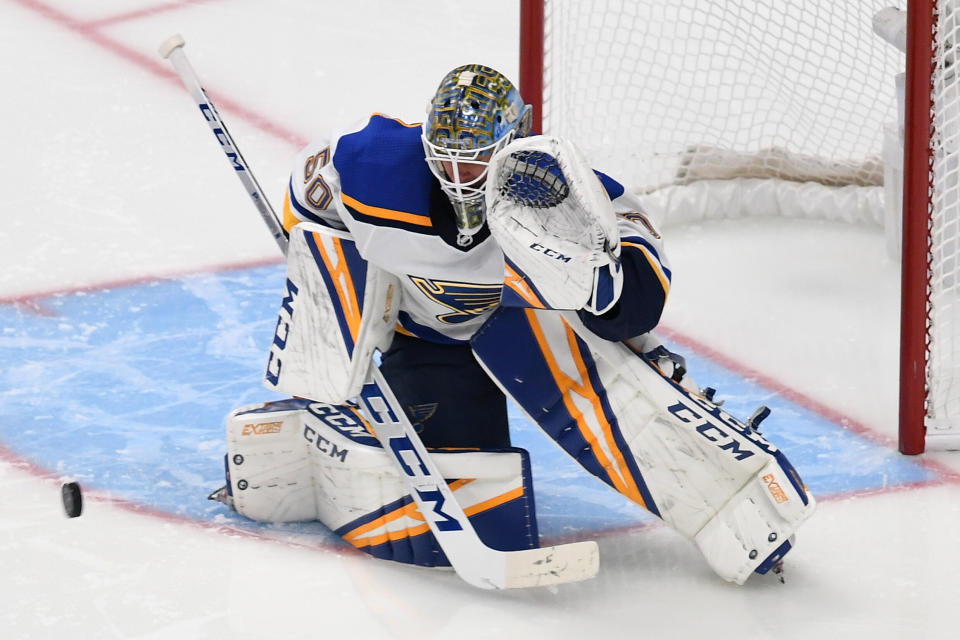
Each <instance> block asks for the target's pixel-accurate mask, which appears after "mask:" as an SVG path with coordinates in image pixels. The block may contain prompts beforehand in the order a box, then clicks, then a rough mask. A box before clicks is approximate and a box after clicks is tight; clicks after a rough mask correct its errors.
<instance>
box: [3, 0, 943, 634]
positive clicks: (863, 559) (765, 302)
mask: <svg viewBox="0 0 960 640" xmlns="http://www.w3.org/2000/svg"><path fill="white" fill-rule="evenodd" d="M78 4H80V6H77V5H78ZM0 24H3V26H4V28H3V32H4V37H3V38H0V74H2V79H3V81H4V82H3V85H4V87H5V88H6V90H5V91H4V100H3V103H2V106H0V109H2V110H3V116H4V117H3V118H2V119H0V131H2V135H0V140H2V141H3V143H4V145H3V146H4V149H5V151H6V153H4V154H3V156H2V158H0V170H2V175H3V176H4V185H5V188H4V189H3V190H2V191H0V206H2V210H3V211H4V224H3V225H0V249H2V251H0V301H2V305H0V319H2V327H0V352H2V353H3V355H4V359H3V361H2V364H0V381H2V383H0V576H2V579H0V598H2V601H3V602H4V606H3V607H0V637H3V638H47V637H50V638H53V637H56V638H64V637H68V638H108V637H119V638H132V637H154V638H265V637H284V638H300V637H303V638H306V637H317V636H322V637H338V636H346V635H348V634H349V635H351V636H354V637H360V638H414V637H416V638H422V637H440V636H442V635H452V636H454V637H458V638H488V637H501V638H508V637H530V638H551V639H571V640H573V639H580V638H584V637H597V636H603V637H611V638H614V637H634V636H636V637H640V636H649V637H666V638H692V637H704V638H718V639H719V638H798V639H799V638H811V637H816V636H818V635H824V634H826V633H831V634H833V635H835V636H837V637H844V638H911V639H913V638H938V639H939V638H944V639H946V638H955V637H958V636H960V628H958V626H960V625H958V623H957V622H956V616H955V615H954V614H953V607H954V606H955V603H956V602H957V600H958V598H960V581H958V579H957V577H956V575H955V572H956V571H957V569H958V568H960V550H958V546H957V544H956V533H957V531H960V483H958V475H957V472H958V470H960V458H958V456H957V454H949V453H933V454H927V455H925V456H924V457H923V458H922V459H919V460H917V459H906V458H902V457H901V456H899V455H898V454H896V453H895V438H896V412H897V395H896V379H897V371H896V366H897V341H898V335H897V322H898V312H897V305H898V296H899V289H898V269H897V265H896V264H894V263H892V262H890V261H889V260H888V259H887V258H886V257H885V253H884V246H883V243H884V240H883V237H882V234H881V232H880V231H878V230H871V229H864V228H856V227H850V226H844V225H841V224H833V223H823V222H802V221H779V222H776V221H744V220H740V221H736V222H726V223H709V224H703V225H700V226H697V227H693V228H684V229H671V230H669V232H668V234H667V243H668V245H667V246H668V250H669V252H670V256H671V259H672V262H673V267H674V273H675V280H674V287H673V290H672V292H671V299H670V302H669V305H668V306H669V310H668V312H667V315H666V318H665V325H666V326H667V327H668V328H670V329H671V330H672V334H671V335H674V336H675V337H676V338H677V340H678V344H680V346H681V349H682V350H686V351H687V352H688V353H689V357H690V359H691V369H692V370H693V371H694V372H695V374H696V377H697V378H698V380H699V381H701V382H704V383H707V384H708V383H710V382H711V381H713V380H717V379H720V380H722V381H723V384H718V385H717V386H718V387H720V389H721V393H724V394H726V395H727V399H728V403H730V406H734V407H737V411H736V412H737V413H738V414H739V415H743V414H744V413H745V412H746V413H749V411H750V409H752V407H754V406H756V405H757V404H760V403H766V404H770V405H771V406H774V408H775V413H774V416H773V417H771V419H770V422H769V424H770V429H773V428H774V426H776V425H789V428H787V427H784V428H783V430H782V432H781V433H774V432H772V431H771V432H770V433H769V435H770V437H771V439H775V438H782V439H783V442H782V443H783V446H784V447H786V448H787V450H788V451H791V452H792V451H794V450H795V451H797V452H798V453H797V455H796V456H795V455H794V454H793V453H791V457H792V458H794V457H796V458H798V459H797V460H795V462H797V464H798V466H799V467H800V468H801V471H802V472H803V473H804V475H805V479H806V480H807V482H808V483H809V484H810V485H811V487H812V488H814V490H815V491H816V492H817V493H818V496H819V497H821V504H820V508H819V511H818V513H817V514H816V515H815V516H814V518H813V519H812V520H811V521H810V522H809V523H808V524H806V525H805V526H804V527H803V528H802V529H801V531H800V533H799V535H798V546H797V548H796V550H795V551H794V552H793V553H791V555H790V556H789V561H788V567H787V571H788V573H787V575H786V579H787V582H786V584H780V583H778V582H776V581H775V580H771V579H762V578H761V579H751V580H750V581H749V582H748V583H747V584H746V585H745V586H743V587H735V586H732V585H728V584H725V583H722V582H721V581H719V580H718V579H717V578H716V577H715V576H713V574H712V573H711V572H710V571H709V569H708V568H707V567H706V565H705V563H704V562H703V561H702V559H701V558H700V557H699V555H698V554H697V552H696V551H695V549H694V548H693V546H692V545H691V544H689V543H688V542H686V541H684V540H682V539H680V538H679V537H678V536H677V535H675V534H674V533H673V532H671V531H669V530H667V529H666V528H664V527H662V526H659V525H658V524H656V523H655V522H653V521H652V520H650V519H649V518H645V517H644V516H643V515H642V514H641V513H639V510H636V509H634V508H633V507H631V505H629V504H628V503H626V502H624V501H617V499H616V498H617V496H616V495H615V494H613V493H612V492H610V491H608V490H606V489H605V488H604V487H602V486H600V485H599V484H597V483H590V482H587V481H586V480H585V479H583V478H580V479H576V478H577V474H576V471H575V468H573V467H565V466H563V462H564V459H563V458H562V457H561V456H559V455H558V454H556V453H555V452H553V451H551V450H550V449H548V448H543V445H542V440H540V439H538V436H537V434H536V433H535V432H534V431H533V429H532V427H531V428H528V426H524V425H523V424H522V421H519V420H518V422H517V424H518V428H517V432H516V434H515V438H516V440H517V441H518V443H521V444H523V445H524V446H529V447H530V448H531V449H532V450H536V451H537V455H535V457H534V467H535V473H536V474H537V476H538V506H539V507H540V513H541V520H542V523H543V528H544V533H545V534H546V535H549V536H551V537H555V538H564V537H572V538H577V537H578V536H579V537H583V536H584V535H596V536H597V537H598V539H599V541H600V545H601V573H600V575H599V577H597V578H596V579H594V580H592V581H589V582H586V583H582V584H577V585H567V586H563V587H559V588H554V589H541V590H528V591H523V592H509V593H489V592H481V591H478V590H476V589H473V588H471V587H469V586H467V585H466V584H464V583H462V582H461V581H460V580H459V579H458V578H456V576H454V575H453V574H452V573H450V572H438V571H427V570H418V569H411V568H409V567H403V566H392V565H390V564H388V563H384V562H380V561H375V560H372V559H369V558H367V557H365V556H363V555H361V554H359V553H357V552H354V551H352V550H350V549H349V548H346V547H344V546H343V545H342V544H340V543H338V542H337V541H336V540H334V539H333V538H332V537H331V536H329V535H327V534H325V532H324V531H323V528H322V527H319V526H317V527H300V526H297V527H290V526H288V527H269V526H259V527H257V526H249V525H247V524H245V523H243V522H241V521H240V520H239V519H237V518H236V517H232V516H230V515H229V514H227V513H226V512H225V511H224V510H222V509H220V507H219V506H218V505H216V504H213V503H207V502H206V501H205V500H203V492H204V491H206V490H209V489H212V488H214V486H212V485H211V483H214V484H215V483H216V482H217V481H219V474H220V471H219V463H220V456H221V455H222V448H223V438H222V425H221V424H220V423H219V420H220V419H221V418H222V415H223V413H224V412H225V409H229V408H232V407H233V406H236V405H238V404H242V403H245V402H252V401H259V400H265V399H268V398H269V397H270V395H269V394H268V393H267V392H266V391H265V390H263V389H262V388H260V387H259V386H258V383H257V379H256V377H257V376H259V371H260V367H261V366H262V360H263V357H264V353H265V352H264V349H263V345H262V340H263V339H264V337H263V329H264V327H269V323H270V322H271V317H272V315H273V312H274V309H273V308H272V307H271V305H273V304H275V303H274V302H270V300H271V295H272V294H271V293H270V279H271V278H273V277H275V276H274V274H276V273H279V272H280V267H279V254H278V252H277V249H276V247H275V246H274V244H273V241H272V239H271V238H270V236H269V234H267V233H266V231H265V229H264V228H263V225H262V223H261V222H260V220H258V219H257V216H256V214H255V212H254V210H253V208H252V207H251V205H250V203H249V201H248V200H247V197H246V196H245V194H244V193H243V192H242V190H241V188H240V186H239V182H238V181H237V180H236V179H235V177H234V176H233V175H231V171H230V170H229V167H228V165H227V164H226V162H225V160H224V159H223V157H222V154H220V151H219V149H218V148H217V146H216V145H215V144H214V143H213V140H212V138H211V136H210V134H209V131H208V130H207V129H206V127H205V125H204V123H203V122H202V121H201V120H200V117H199V115H198V113H197V112H196V107H195V106H194V105H193V104H192V102H191V100H190V98H189V97H188V96H187V94H186V93H185V92H184V91H183V89H182V88H181V87H180V86H179V85H178V84H177V82H176V81H175V79H174V78H173V76H172V73H171V72H170V70H169V68H168V65H167V63H165V62H164V61H163V60H161V59H160V58H159V56H157V54H156V48H157V46H158V45H159V44H160V42H161V41H163V40H164V39H165V38H166V37H168V36H169V35H171V34H173V33H177V32H179V33H182V34H183V35H184V36H185V38H186V40H187V53H188V55H189V56H190V58H191V61H192V62H193V64H194V66H195V67H196V68H197V70H198V72H199V73H200V75H201V78H202V79H203V80H204V84H205V85H206V87H207V89H208V90H209V91H210V92H211V93H212V94H213V95H214V98H215V99H216V100H217V102H218V104H219V105H220V107H221V113H222V115H223V116H224V118H225V119H226V120H227V121H228V123H229V124H230V128H231V131H232V132H233V134H234V135H235V136H236V138H237V140H238V143H239V144H240V146H241V148H242V150H243V152H244V154H245V155H246V157H247V160H248V161H249V162H250V164H251V166H252V168H253V169H254V171H255V172H256V173H257V176H258V178H259V179H260V182H261V184H262V185H263V187H264V189H265V190H266V191H267V193H268V195H270V196H271V197H272V198H273V199H274V202H275V203H276V202H277V201H278V200H279V196H280V194H281V193H282V189H283V187H284V185H285V182H286V179H287V174H288V171H289V166H288V164H289V161H290V158H291V157H292V156H293V155H294V153H295V152H296V151H297V148H298V146H299V145H300V144H303V143H305V142H306V141H307V140H309V139H311V138H312V137H313V136H315V135H317V134H318V133H321V132H324V131H326V130H328V129H330V128H332V127H336V126H340V125H345V124H347V123H349V122H351V121H353V120H355V119H357V118H359V117H362V116H364V115H365V114H367V113H368V112H370V111H382V112H387V113H390V114H391V115H395V116H398V117H401V118H404V119H406V120H408V121H418V120H419V119H420V117H421V116H422V114H423V111H424V106H425V104H426V102H427V99H428V97H429V95H430V94H431V93H432V91H433V89H434V86H435V84H436V83H437V82H438V80H439V78H440V77H441V76H442V75H443V74H444V73H445V72H446V71H447V70H448V69H449V68H452V67H453V66H455V65H457V64H461V63H464V62H472V61H482V62H485V63H487V64H491V65H492V66H495V67H497V68H499V69H501V70H502V71H504V72H505V73H506V74H507V75H509V76H511V77H513V78H516V75H517V73H516V69H517V62H516V54H515V51H516V33H517V28H518V25H517V13H516V6H515V3H513V2H509V1H507V0H494V1H492V2H486V3H482V4H481V5H478V4H477V3H466V2H461V1H457V2H445V3H437V2H426V1H418V2H405V3H388V2H375V1H372V0H365V1H356V0H355V1H353V2H349V3H343V2H337V3H334V2H322V3H303V2H293V1H290V0H287V1H281V2H271V3H258V2H252V1H232V2H226V1H225V0H207V1H203V0H195V1H190V0H185V1H183V2H169V3H161V2H156V3H153V4H151V3H147V2H129V1H123V2H121V1H120V0H109V1H108V0H104V1H91V2H84V3H69V2H66V1H65V0H59V1H56V2H55V1H53V0H49V1H44V2H40V1H38V0H11V1H10V2H7V3H5V4H4V5H3V7H2V8H0ZM77 292H79V293H77ZM708 356H709V357H708ZM538 447H539V448H538ZM67 477H72V478H76V479H79V480H80V482H81V483H85V482H88V483H89V485H90V487H91V488H95V490H91V491H90V492H89V493H88V495H87V498H88V500H87V506H86V510H85V513H84V515H83V516H81V517H80V518H76V519H67V518H66V517H65V516H64V515H63V513H62V509H61V508H60V505H59V482H60V481H62V479H64V478H67Z"/></svg>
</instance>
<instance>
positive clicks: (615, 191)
mask: <svg viewBox="0 0 960 640" xmlns="http://www.w3.org/2000/svg"><path fill="white" fill-rule="evenodd" d="M593 172H594V173H595V174H597V177H598V178H600V184H602V185H603V188H604V189H606V191H607V195H608V196H610V199H611V200H616V199H617V198H619V197H620V196H622V195H623V192H624V191H625V189H624V188H623V185H622V184H620V183H619V182H617V181H616V180H614V179H613V178H611V177H610V176H608V175H607V174H605V173H603V172H601V171H597V170H596V169H594V170H593Z"/></svg>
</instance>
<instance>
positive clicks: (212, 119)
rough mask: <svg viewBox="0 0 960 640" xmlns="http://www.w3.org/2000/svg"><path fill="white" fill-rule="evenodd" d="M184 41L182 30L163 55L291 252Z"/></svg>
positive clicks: (276, 236) (282, 244) (163, 47)
mask: <svg viewBox="0 0 960 640" xmlns="http://www.w3.org/2000/svg"><path fill="white" fill-rule="evenodd" d="M184 44H186V43H185V42H184V40H183V37H182V36H181V35H180V34H176V35H173V36H170V37H169V38H167V39H166V40H164V41H163V44H161V45H160V49H159V51H160V55H161V56H162V57H164V58H166V59H167V60H169V61H170V63H171V64H172V65H173V68H174V69H175V70H176V72H177V75H178V76H180V80H181V81H182V82H183V86H184V87H186V89H187V91H188V92H190V95H191V96H192V97H193V101H194V102H196V103H197V106H198V107H200V113H202V114H203V118H204V120H206V121H207V124H208V125H209V126H210V130H211V131H212V132H213V135H214V136H215V137H216V138H217V142H219V143H220V147H221V148H222V149H223V153H224V154H225V155H226V156H227V160H229V161H230V165H231V166H232V167H233V169H234V170H235V171H236V172H237V177H238V178H240V182H242V183H243V186H244V187H245V188H246V190H247V194H248V195H249V196H250V199H251V200H253V204H254V205H256V207H257V211H259V212H260V217H261V218H263V221H264V222H265V223H266V225H267V228H268V229H269V230H270V233H271V234H272V235H273V239H274V240H276V242H277V246H278V247H280V251H282V252H283V255H287V243H288V241H289V236H288V235H287V232H286V230H285V229H284V228H283V225H282V224H280V220H279V219H278V218H277V214H276V212H275V211H274V210H273V207H271V206H270V201H269V200H267V197H266V196H265V195H263V189H261V188H260V184H259V183H258V182H257V179H256V178H255V177H254V175H253V173H251V172H250V166H249V165H248V164H247V161H246V160H245V159H244V157H243V154H241V153H240V149H238V148H237V145H236V143H235V142H234V141H233V136H231V135H230V132H229V131H228V130H227V125H226V124H225V123H224V122H223V120H221V119H220V114H219V113H217V108H216V107H214V106H213V102H212V101H211V100H210V98H209V96H207V92H206V91H204V89H203V86H202V85H201V84H200V79H199V78H198V77H197V74H196V72H195V71H194V70H193V67H192V66H190V62H189V61H188V60H187V55H186V54H185V53H184V52H183V46H184Z"/></svg>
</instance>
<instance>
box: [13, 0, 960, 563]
mask: <svg viewBox="0 0 960 640" xmlns="http://www.w3.org/2000/svg"><path fill="white" fill-rule="evenodd" d="M195 1H197V2H199V1H204V0H195ZM14 2H17V3H18V4H20V5H21V6H23V7H25V8H27V9H30V10H32V11H34V12H35V13H37V14H39V15H40V16H42V17H44V18H46V19H48V20H50V21H52V22H54V23H56V24H59V25H60V26H62V27H65V28H67V29H69V30H70V31H72V32H74V33H76V34H77V35H80V36H82V37H83V38H85V39H86V40H88V41H90V42H91V43H93V44H96V45H98V46H99V47H101V48H103V49H106V50H107V51H109V52H111V53H113V54H114V55H116V56H118V57H120V58H122V59H124V60H126V61H127V62H130V63H132V64H134V65H136V66H139V67H140V68H142V69H144V70H145V71H147V72H148V73H150V74H152V75H154V76H156V77H158V78H160V79H162V80H164V81H168V82H174V83H176V84H178V85H179V78H178V77H177V76H176V74H175V73H174V72H173V71H172V70H170V69H169V68H167V67H166V66H165V65H163V64H161V63H160V62H159V60H154V59H153V58H150V57H147V56H145V55H143V54H141V53H139V52H137V51H135V50H133V49H130V48H129V47H126V46H124V45H123V44H121V43H119V42H118V41H116V40H113V39H111V38H109V37H107V36H105V35H103V34H102V33H100V32H99V31H98V28H99V27H101V26H104V25H106V24H114V23H116V22H119V21H121V20H122V19H130V18H133V17H141V16H146V15H151V14H157V13H160V12H162V11H166V10H168V9H172V8H176V6H175V5H171V4H169V3H168V4H164V5H157V6H156V7H154V8H153V9H144V10H142V11H140V12H131V13H130V14H127V15H126V17H124V16H116V17H114V18H108V19H104V20H100V21H92V22H87V23H84V22H81V21H78V20H76V19H74V18H72V17H70V16H68V15H67V14H65V13H62V12H60V11H58V10H56V9H54V8H52V7H50V6H48V5H46V4H43V3H42V2H38V1H37V0H14ZM208 94H209V95H210V97H211V99H213V101H214V103H215V104H216V105H217V106H218V107H219V108H221V109H227V110H229V111H231V112H232V113H234V114H235V115H237V116H238V117H240V118H241V119H243V120H245V121H246V122H248V123H249V124H251V125H253V126H254V127H256V128H258V129H260V130H261V131H263V132H264V133H267V134H269V135H272V136H275V137H277V138H279V139H281V140H284V141H286V142H289V143H290V144H292V145H293V146H295V147H297V148H299V147H302V146H304V145H305V144H306V143H307V139H306V138H305V137H304V136H301V135H300V134H298V133H295V132H293V131H290V130H288V129H286V128H285V127H283V126H281V125H279V124H276V123H275V122H273V121H271V120H270V119H268V118H266V117H265V116H262V115H260V114H258V113H256V112H254V111H252V110H250V109H247V108H245V107H243V106H241V105H240V104H239V103H237V102H235V101H233V100H230V99H229V98H227V97H225V96H222V95H220V94H219V93H216V92H212V91H208ZM278 262H279V259H265V260H262V261H258V262H250V263H242V264H241V263H238V264H234V265H220V266H213V267H210V268H201V269H196V270H191V271H185V272H181V273H176V274H167V275H162V276H143V277H140V278H132V279H127V280H118V281H115V282H107V283H102V284H93V285H87V286H84V287H79V288H74V289H64V290H57V291H50V292H42V293H35V294H28V295H21V296H17V297H13V298H0V304H16V305H20V306H23V307H25V308H28V309H29V308H34V309H38V310H42V309H43V307H42V306H40V303H39V300H40V299H42V298H45V297H50V296H54V295H66V294H70V293H79V292H83V291H98V290H103V289H109V288H115V287H122V286H131V285H137V284H144V283H148V282H152V281H156V280H163V279H170V278H175V277H182V276H186V275H192V274H196V273H210V272H217V271H227V270H233V269H242V268H245V267H246V266H250V267H252V266H260V265H263V264H273V263H278ZM657 331H658V333H660V334H662V335H663V336H664V337H666V338H668V339H669V340H673V341H675V342H677V343H678V344H681V345H683V346H685V347H687V348H689V349H693V350H694V351H697V352H698V353H700V354H701V355H703V356H705V357H707V358H709V359H711V360H713V361H715V362H717V363H718V364H720V365H722V366H724V367H726V368H727V369H730V370H731V371H734V372H737V373H739V374H740V375H742V376H744V377H747V378H752V379H754V380H755V381H756V382H757V383H758V384H760V385H762V386H764V387H766V388H767V389H769V390H771V391H774V392H776V393H778V394H780V395H782V396H783V397H785V398H787V399H789V400H790V401H791V402H793V403H795V404H797V405H798V406H801V407H803V408H806V409H808V410H810V411H813V412H814V413H817V414H818V415H820V416H822V417H824V418H826V419H827V420H829V421H831V422H833V423H835V424H837V425H838V426H840V427H841V428H844V429H848V430H850V431H852V432H854V433H856V434H858V435H861V436H863V437H865V438H868V439H870V440H873V441H874V442H877V443H879V444H882V445H885V446H890V447H893V446H895V443H893V441H892V440H890V439H889V438H887V437H885V436H883V435H881V434H880V433H879V432H878V431H877V430H875V429H873V428H870V427H868V426H866V425H864V424H863V423H861V422H859V421H857V420H854V419H852V418H850V417H849V416H846V415H844V414H842V413H840V412H839V411H836V410H835V409H833V408H831V407H828V406H826V405H824V404H823V403H820V402H818V401H816V400H813V399H811V398H808V397H807V396H805V395H803V394H802V393H800V392H799V391H796V390H795V389H792V388H791V387H788V386H786V385H785V384H783V383H781V382H779V381H777V380H775V379H774V378H772V377H770V376H767V375H765V374H762V373H760V372H758V371H756V370H754V369H752V368H751V367H748V366H746V365H744V364H742V363H740V362H737V361H736V360H734V359H732V358H730V357H729V356H727V355H725V354H723V353H721V352H719V351H717V350H715V349H713V348H712V347H709V346H707V345H705V344H703V343H701V342H699V341H697V340H695V339H694V338H691V337H689V336H686V335H683V334H681V333H679V332H677V331H675V330H672V329H670V328H669V327H664V326H660V327H658V329H657ZM0 459H6V460H8V461H10V462H12V463H13V464H15V465H16V466H18V467H20V468H24V469H27V470H28V471H31V472H32V473H34V475H38V476H41V477H50V476H52V475H53V474H50V472H48V471H46V470H43V469H41V468H40V467H37V466H36V465H34V464H33V463H31V462H29V461H27V460H25V459H23V458H20V457H19V456H16V455H15V454H13V453H12V452H10V451H8V450H6V449H4V448H3V447H2V445H0ZM915 462H917V464H920V465H922V466H924V467H926V468H928V469H930V470H931V471H934V472H935V473H937V474H938V475H939V476H940V478H938V479H935V480H931V481H930V482H923V483H916V484H911V485H904V486H892V487H885V488H882V489H877V490H869V491H863V492H853V494H856V495H873V494H878V493H885V492H890V491H902V490H907V489H915V488H920V487H927V486H933V485H939V484H945V483H946V484H955V483H960V474H957V473H955V472H953V471H952V470H950V469H948V468H946V467H945V466H943V465H940V464H938V463H936V462H934V461H931V460H929V459H926V458H917V459H915ZM843 495H851V494H843ZM828 499H829V498H828ZM111 502H113V503H114V504H117V505H120V506H122V507H123V508H126V509H128V510H130V511H134V512H137V513H148V514H150V515H153V516H155V517H159V518H163V519H168V520H173V521H178V522H185V523H188V524H193V525H197V526H201V527H204V528H207V529H217V530H229V531H230V532H231V533H237V534H240V535H249V536H251V537H256V538H265V536H261V535H258V534H256V533H252V532H247V531H242V530H237V529H233V528H229V527H224V526H222V525H216V524H212V523H208V522H204V521H196V520H192V519H190V518H185V517H181V516H176V515H172V514H169V513H166V512H160V511H156V510H153V509H150V508H149V507H143V506H142V505H134V504H133V503H127V502H125V501H117V500H111ZM124 505H126V506H124ZM598 533H599V532H598ZM267 539H270V538H267ZM319 546H321V547H323V548H330V549H336V550H337V551H343V548H341V547H332V546H331V547H326V546H324V545H319Z"/></svg>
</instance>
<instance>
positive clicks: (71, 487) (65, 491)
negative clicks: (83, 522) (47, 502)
mask: <svg viewBox="0 0 960 640" xmlns="http://www.w3.org/2000/svg"><path fill="white" fill-rule="evenodd" d="M60 496H61V497H62V498H63V510H64V511H66V512H67V517H69V518H76V517H77V516H79V515H80V514H81V513H83V494H81V493H80V485H79V484H77V483H76V482H68V483H66V484H65V485H63V486H62V487H60Z"/></svg>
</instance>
